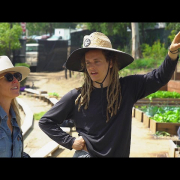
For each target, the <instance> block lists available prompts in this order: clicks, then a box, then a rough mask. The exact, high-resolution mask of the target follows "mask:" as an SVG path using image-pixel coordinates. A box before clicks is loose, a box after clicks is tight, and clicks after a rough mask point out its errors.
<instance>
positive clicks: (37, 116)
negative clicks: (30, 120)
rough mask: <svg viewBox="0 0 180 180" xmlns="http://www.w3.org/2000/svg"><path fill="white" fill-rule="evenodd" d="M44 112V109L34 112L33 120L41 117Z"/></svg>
mask: <svg viewBox="0 0 180 180" xmlns="http://www.w3.org/2000/svg"><path fill="white" fill-rule="evenodd" d="M45 113H46V111H42V112H40V113H35V114H34V116H33V117H34V119H35V120H40V119H41V117H42V116H43V115H44V114H45Z"/></svg>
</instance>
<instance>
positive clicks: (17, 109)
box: [11, 98, 21, 129]
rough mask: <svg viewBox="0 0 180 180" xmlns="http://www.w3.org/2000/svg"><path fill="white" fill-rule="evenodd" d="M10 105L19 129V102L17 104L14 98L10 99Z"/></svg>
mask: <svg viewBox="0 0 180 180" xmlns="http://www.w3.org/2000/svg"><path fill="white" fill-rule="evenodd" d="M11 105H12V108H13V110H14V112H15V114H16V121H17V124H18V126H19V128H20V129H21V117H20V113H19V104H18V102H17V99H16V98H14V99H12V102H11Z"/></svg>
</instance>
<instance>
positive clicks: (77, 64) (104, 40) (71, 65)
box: [65, 32, 134, 72]
mask: <svg viewBox="0 0 180 180" xmlns="http://www.w3.org/2000/svg"><path fill="white" fill-rule="evenodd" d="M91 49H102V50H108V51H112V52H114V53H115V54H116V55H117V60H118V68H119V70H121V69H123V68H124V67H126V66H127V65H129V64H130V63H132V62H133V61H134V58H133V57H132V56H131V55H129V54H127V53H125V52H123V51H120V50H117V49H113V48H112V44H111V41H110V39H109V38H108V37H107V36H106V35H104V34H103V33H101V32H93V33H91V34H90V35H85V36H84V39H83V47H82V48H78V49H76V50H75V51H73V52H72V53H71V54H70V56H69V57H68V59H67V61H66V62H65V66H66V68H67V69H69V70H72V71H79V72H84V69H82V67H81V60H82V58H83V57H84V55H85V52H87V51H88V50H91Z"/></svg>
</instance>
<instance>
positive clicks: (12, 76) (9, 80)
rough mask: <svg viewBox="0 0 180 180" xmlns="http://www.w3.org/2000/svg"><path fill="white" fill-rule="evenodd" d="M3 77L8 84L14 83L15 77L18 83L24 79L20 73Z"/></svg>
mask: <svg viewBox="0 0 180 180" xmlns="http://www.w3.org/2000/svg"><path fill="white" fill-rule="evenodd" d="M3 77H5V78H6V80H7V81H8V82H12V81H13V79H14V77H15V78H16V79H17V80H18V81H21V79H22V74H21V73H19V72H16V73H14V74H11V73H7V74H5V75H4V76H3ZM3 77H1V78H0V79H2V78H3Z"/></svg>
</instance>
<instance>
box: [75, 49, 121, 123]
mask: <svg viewBox="0 0 180 180" xmlns="http://www.w3.org/2000/svg"><path fill="white" fill-rule="evenodd" d="M102 53H103V54H104V56H105V58H106V61H107V62H109V61H110V60H112V64H113V66H112V68H110V82H109V85H108V87H107V95H106V97H107V102H108V104H107V109H106V117H107V120H106V122H108V121H109V119H110V118H111V117H112V116H114V115H116V114H117V111H118V109H119V108H120V104H121V99H122V96H121V85H120V82H119V73H118V71H119V69H118V63H117V62H118V61H117V56H116V55H115V53H112V52H111V51H106V50H102ZM81 66H82V69H84V84H83V85H82V87H81V93H80V94H79V96H78V97H77V98H76V100H75V104H76V105H78V111H80V108H81V107H82V106H84V109H87V108H88V105H89V101H90V96H91V92H92V90H93V89H94V87H93V82H92V80H91V78H90V76H89V74H88V72H87V69H86V68H85V58H83V59H82V61H81Z"/></svg>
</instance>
